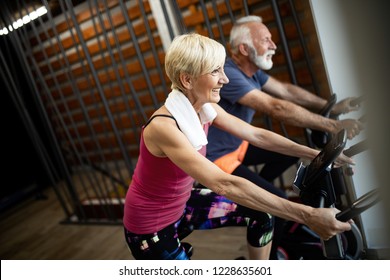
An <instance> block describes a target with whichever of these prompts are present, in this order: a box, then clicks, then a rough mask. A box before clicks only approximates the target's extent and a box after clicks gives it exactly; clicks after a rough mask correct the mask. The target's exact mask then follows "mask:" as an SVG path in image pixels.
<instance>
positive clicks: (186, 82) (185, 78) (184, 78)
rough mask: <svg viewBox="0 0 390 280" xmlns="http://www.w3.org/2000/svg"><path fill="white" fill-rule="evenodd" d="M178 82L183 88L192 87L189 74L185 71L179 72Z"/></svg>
mask: <svg viewBox="0 0 390 280" xmlns="http://www.w3.org/2000/svg"><path fill="white" fill-rule="evenodd" d="M180 82H181V84H182V86H183V87H184V88H185V89H191V88H192V79H191V76H190V75H188V74H187V73H182V74H180Z"/></svg>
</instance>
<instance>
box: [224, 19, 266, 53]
mask: <svg viewBox="0 0 390 280" xmlns="http://www.w3.org/2000/svg"><path fill="white" fill-rule="evenodd" d="M249 22H259V23H261V22H263V19H262V18H261V17H259V16H245V17H242V18H240V19H238V20H237V21H236V23H235V24H234V25H233V28H232V30H231V31H230V50H231V52H232V53H237V52H238V46H239V45H240V44H247V45H248V46H250V47H252V48H253V41H252V37H251V34H250V30H249V28H248V27H247V26H246V23H249Z"/></svg>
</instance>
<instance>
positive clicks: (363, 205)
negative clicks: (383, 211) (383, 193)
mask: <svg viewBox="0 0 390 280" xmlns="http://www.w3.org/2000/svg"><path fill="white" fill-rule="evenodd" d="M379 200H380V195H379V189H374V190H372V191H370V192H368V193H366V194H365V195H363V196H362V197H360V198H359V199H357V200H356V201H355V202H354V203H353V204H352V205H351V206H350V207H348V208H347V209H345V210H343V211H341V212H339V213H337V214H336V219H337V220H339V221H342V222H346V221H348V220H350V219H352V218H354V217H356V216H357V215H359V214H361V213H362V212H364V211H366V210H367V209H368V208H370V207H371V206H373V205H375V204H376V203H377V202H378V201H379Z"/></svg>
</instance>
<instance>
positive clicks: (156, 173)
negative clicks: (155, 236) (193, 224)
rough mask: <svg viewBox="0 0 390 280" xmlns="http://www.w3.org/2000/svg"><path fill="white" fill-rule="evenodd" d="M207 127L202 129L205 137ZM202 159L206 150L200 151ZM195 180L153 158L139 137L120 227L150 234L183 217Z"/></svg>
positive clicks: (165, 159) (165, 161) (169, 161)
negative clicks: (137, 154) (135, 160)
mask: <svg viewBox="0 0 390 280" xmlns="http://www.w3.org/2000/svg"><path fill="white" fill-rule="evenodd" d="M208 128H209V124H207V125H205V126H204V130H205V133H206V134H207V132H208ZM199 153H201V154H202V155H203V156H205V154H206V146H203V147H202V149H201V150H199ZM193 183H194V179H193V178H191V177H190V176H188V175H187V174H186V173H185V172H184V171H183V170H181V169H180V168H179V167H177V166H176V165H175V164H174V163H173V162H172V161H171V160H170V159H169V158H166V157H164V158H160V157H155V156H154V155H152V154H151V153H150V152H149V151H148V149H147V148H146V146H145V142H144V140H143V135H142V133H141V141H140V154H139V158H138V162H137V166H136V168H135V170H134V174H133V178H132V182H131V184H130V187H129V190H128V191H127V194H126V201H125V209H124V218H123V224H124V226H125V228H126V229H127V230H129V231H131V232H133V233H136V234H150V233H154V232H157V231H159V230H161V229H163V228H165V227H166V226H168V225H170V224H172V223H174V222H176V221H177V220H179V219H180V217H181V216H182V215H183V212H184V208H185V204H186V202H187V200H188V199H189V197H190V194H191V189H192V186H193Z"/></svg>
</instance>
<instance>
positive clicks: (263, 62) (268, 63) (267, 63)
mask: <svg viewBox="0 0 390 280" xmlns="http://www.w3.org/2000/svg"><path fill="white" fill-rule="evenodd" d="M274 54H275V51H274V50H269V51H266V52H265V53H264V54H263V55H257V51H256V49H253V52H251V57H250V58H251V60H252V62H253V63H254V64H256V66H257V67H259V68H260V69H262V70H269V69H271V68H272V66H273V62H272V57H271V58H270V59H267V56H268V55H274Z"/></svg>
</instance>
